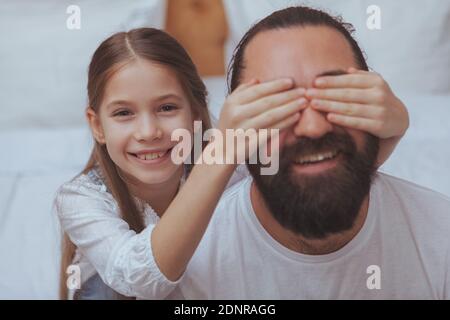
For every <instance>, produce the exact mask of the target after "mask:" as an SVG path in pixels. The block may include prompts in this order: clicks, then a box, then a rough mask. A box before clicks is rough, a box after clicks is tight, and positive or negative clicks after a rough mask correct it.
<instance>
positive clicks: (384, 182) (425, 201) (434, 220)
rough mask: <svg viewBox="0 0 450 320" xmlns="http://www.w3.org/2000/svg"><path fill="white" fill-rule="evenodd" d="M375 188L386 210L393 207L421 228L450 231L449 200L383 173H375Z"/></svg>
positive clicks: (429, 190)
mask: <svg viewBox="0 0 450 320" xmlns="http://www.w3.org/2000/svg"><path fill="white" fill-rule="evenodd" d="M374 185H375V186H376V188H378V194H379V197H380V201H381V202H382V203H383V205H384V206H385V208H386V207H387V208H389V207H390V206H395V207H393V209H394V208H395V209H396V211H402V212H404V213H405V214H406V215H407V216H408V217H409V218H410V219H414V220H417V221H418V222H421V223H420V224H423V222H424V221H426V224H424V226H423V227H426V228H433V227H436V228H438V229H444V230H447V231H449V232H450V198H449V197H448V196H446V195H443V194H441V193H439V192H437V191H434V190H431V189H428V188H426V187H423V186H420V185H417V184H415V183H413V182H410V181H407V180H403V179H400V178H397V177H394V176H391V175H388V174H385V173H377V175H376V177H375V180H374Z"/></svg>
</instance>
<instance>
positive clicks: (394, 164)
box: [0, 91, 450, 299]
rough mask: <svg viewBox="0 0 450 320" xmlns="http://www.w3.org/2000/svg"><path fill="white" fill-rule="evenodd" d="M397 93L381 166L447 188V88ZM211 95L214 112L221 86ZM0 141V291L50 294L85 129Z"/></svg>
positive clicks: (85, 147) (3, 136)
mask: <svg viewBox="0 0 450 320" xmlns="http://www.w3.org/2000/svg"><path fill="white" fill-rule="evenodd" d="M222 92H224V91H222ZM400 96H401V97H402V98H403V100H404V101H405V103H406V104H407V106H408V108H409V112H410V117H411V126H410V129H409V131H408V133H407V135H406V136H405V137H404V139H403V140H402V141H401V143H400V145H399V146H398V148H397V150H396V151H395V153H394V155H393V156H392V157H391V158H390V159H389V161H388V162H387V163H386V164H385V165H384V166H383V167H382V170H383V171H384V172H387V173H391V174H393V175H395V176H398V177H401V178H405V179H408V180H410V181H413V182H415V183H418V184H421V185H424V186H427V187H429V188H431V189H434V190H437V191H439V192H441V193H444V194H446V195H447V196H450V170H449V169H448V167H449V164H450V130H449V129H448V123H449V119H450V96H434V97H432V96H416V97H414V96H402V95H400ZM213 100H214V101H215V104H216V107H215V108H216V110H215V112H214V113H216V114H218V108H219V107H218V106H219V105H220V100H221V99H220V93H219V94H217V93H215V94H214V99H213ZM0 145H1V146H2V153H1V154H0V191H1V192H0V257H1V263H0V298H3V299H15V298H27V299H44V298H45V299H56V298H57V288H58V272H59V270H58V261H59V255H60V252H59V237H58V232H59V229H58V228H59V227H58V224H57V221H56V219H55V217H54V216H52V214H51V205H52V201H53V197H54V194H55V191H56V189H57V187H58V186H59V185H60V184H62V183H63V182H64V181H67V180H68V179H70V178H71V177H72V176H74V175H75V174H76V173H78V172H79V171H80V170H81V169H82V167H83V165H84V164H85V162H86V161H87V158H88V156H89V152H90V148H91V146H92V142H91V138H90V134H89V131H88V129H87V128H86V127H79V128H70V129H52V130H43V129H39V130H37V129H36V130H27V131H21V130H10V131H0Z"/></svg>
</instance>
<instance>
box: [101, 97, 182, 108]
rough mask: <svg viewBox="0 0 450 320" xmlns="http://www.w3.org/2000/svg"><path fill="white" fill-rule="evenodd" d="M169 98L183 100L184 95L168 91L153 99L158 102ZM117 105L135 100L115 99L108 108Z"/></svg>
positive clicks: (129, 103) (127, 103) (130, 103)
mask: <svg viewBox="0 0 450 320" xmlns="http://www.w3.org/2000/svg"><path fill="white" fill-rule="evenodd" d="M169 98H173V99H177V100H183V98H182V97H180V96H179V95H177V94H175V93H168V94H164V95H162V96H159V97H156V98H155V99H154V100H153V101H155V102H158V101H163V100H166V99H169ZM116 105H133V102H131V101H128V100H123V99H120V100H114V101H111V102H110V103H108V105H107V106H106V108H107V109H108V108H111V107H113V106H116Z"/></svg>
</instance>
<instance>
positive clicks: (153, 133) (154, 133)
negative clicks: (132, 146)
mask: <svg viewBox="0 0 450 320" xmlns="http://www.w3.org/2000/svg"><path fill="white" fill-rule="evenodd" d="M134 132H135V133H134V137H135V139H136V140H137V141H153V140H157V139H161V138H162V136H163V130H162V129H161V127H160V124H159V123H158V121H157V119H155V118H154V117H151V116H148V115H146V116H142V117H141V119H140V120H139V121H137V127H136V129H135V131H134Z"/></svg>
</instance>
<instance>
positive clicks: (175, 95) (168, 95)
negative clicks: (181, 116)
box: [155, 93, 182, 101]
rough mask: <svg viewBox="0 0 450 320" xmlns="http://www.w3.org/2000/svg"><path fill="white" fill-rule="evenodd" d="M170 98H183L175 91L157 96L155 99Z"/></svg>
mask: <svg viewBox="0 0 450 320" xmlns="http://www.w3.org/2000/svg"><path fill="white" fill-rule="evenodd" d="M168 98H175V99H177V100H182V98H181V97H180V96H179V95H177V94H175V93H168V94H164V95H162V96H159V97H157V98H156V99H155V101H161V100H165V99H168Z"/></svg>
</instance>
